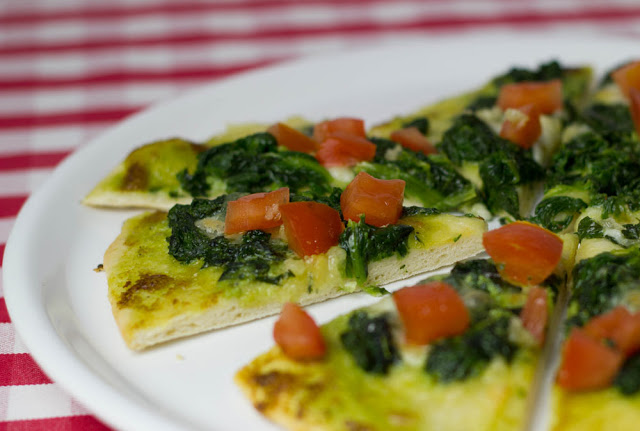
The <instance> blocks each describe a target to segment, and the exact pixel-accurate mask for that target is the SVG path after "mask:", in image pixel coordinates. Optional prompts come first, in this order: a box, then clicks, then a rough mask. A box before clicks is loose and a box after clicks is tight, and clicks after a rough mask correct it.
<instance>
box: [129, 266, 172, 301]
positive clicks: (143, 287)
mask: <svg viewBox="0 0 640 431" xmlns="http://www.w3.org/2000/svg"><path fill="white" fill-rule="evenodd" d="M172 281H173V278H171V277H169V276H168V275H164V274H143V275H142V276H141V277H140V278H139V279H138V281H136V282H135V283H134V284H133V285H130V284H129V282H127V284H125V285H124V287H125V289H127V290H126V291H125V292H123V293H122V295H121V296H120V300H118V305H119V306H121V307H127V306H131V305H133V304H134V301H135V296H136V294H137V293H138V292H139V291H146V292H153V291H156V290H160V289H163V288H165V287H167V285H169V284H170V283H171V282H172Z"/></svg>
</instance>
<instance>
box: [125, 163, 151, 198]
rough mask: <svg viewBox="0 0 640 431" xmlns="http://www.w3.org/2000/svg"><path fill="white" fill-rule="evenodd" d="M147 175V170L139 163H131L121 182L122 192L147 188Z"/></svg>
mask: <svg viewBox="0 0 640 431" xmlns="http://www.w3.org/2000/svg"><path fill="white" fill-rule="evenodd" d="M148 180H149V173H148V172H147V169H146V168H145V167H144V166H142V165H140V164H139V163H132V164H131V165H130V166H129V167H128V168H127V172H126V173H125V175H124V178H123V180H122V187H121V188H122V190H125V191H140V190H145V189H146V188H147V184H148Z"/></svg>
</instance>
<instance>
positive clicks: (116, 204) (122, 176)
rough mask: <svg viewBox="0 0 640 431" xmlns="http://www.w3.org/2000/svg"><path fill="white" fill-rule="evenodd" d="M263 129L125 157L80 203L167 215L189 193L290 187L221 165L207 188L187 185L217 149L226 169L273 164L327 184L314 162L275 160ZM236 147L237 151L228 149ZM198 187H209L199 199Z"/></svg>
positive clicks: (294, 121) (166, 143) (162, 144)
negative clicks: (209, 153)
mask: <svg viewBox="0 0 640 431" xmlns="http://www.w3.org/2000/svg"><path fill="white" fill-rule="evenodd" d="M284 123H285V124H286V125H289V126H290V127H292V128H294V127H297V128H302V127H305V125H307V124H308V122H307V121H306V120H304V119H302V118H299V117H294V118H290V119H288V120H287V121H285V122H284ZM267 128H268V125H264V124H258V123H255V124H254V123H247V124H239V125H232V126H229V127H228V128H227V130H226V131H225V132H224V133H222V134H220V135H216V136H213V137H211V138H210V139H208V140H207V141H206V142H203V143H195V142H190V141H187V140H185V139H181V138H173V139H166V140H160V141H155V142H151V143H148V144H146V145H143V146H141V147H139V148H136V149H135V150H134V151H132V152H131V153H130V154H129V155H127V157H126V158H125V160H124V161H123V162H122V163H120V164H119V165H118V166H116V167H115V168H114V169H113V170H112V171H111V172H110V173H109V174H108V175H107V176H106V177H105V178H104V179H103V180H102V181H100V182H99V183H98V184H97V185H96V186H95V187H94V188H93V189H92V190H91V191H90V192H89V193H88V194H87V196H85V198H84V200H83V203H84V204H85V205H89V206H96V207H106V208H154V209H161V210H165V211H166V210H169V209H170V208H171V207H172V206H173V205H175V204H176V203H189V202H191V200H192V199H193V193H192V192H196V194H197V195H198V196H200V197H202V195H203V194H205V195H207V196H209V197H216V196H219V195H221V194H226V193H228V192H229V193H230V192H233V191H236V190H235V189H242V190H241V191H243V192H245V193H249V192H252V191H254V190H251V188H252V187H253V188H256V187H257V186H256V183H260V184H262V185H264V187H265V189H266V187H267V185H269V186H272V188H278V187H284V186H288V184H287V181H286V178H282V177H283V175H280V176H278V174H277V173H276V174H273V175H274V176H275V178H273V179H272V180H271V182H270V183H269V184H265V183H267V182H268V181H267V180H266V179H265V178H264V177H262V178H250V179H249V178H246V177H244V178H239V179H238V178H237V177H238V176H239V175H238V174H239V172H238V169H241V168H243V166H242V165H240V166H237V169H236V167H235V166H231V167H229V168H227V169H225V167H224V166H222V163H221V166H219V167H218V169H219V171H218V172H217V174H218V175H212V176H211V177H210V178H209V180H208V183H206V184H201V185H197V184H196V181H190V182H187V181H186V178H185V173H189V172H191V173H193V172H195V171H196V169H197V167H198V165H199V159H200V158H201V157H203V156H204V154H203V153H206V151H207V150H212V148H217V147H221V148H220V149H219V150H218V151H220V152H224V153H226V154H225V155H226V156H227V160H223V161H222V162H223V163H224V162H226V163H227V164H229V159H232V160H233V159H237V160H238V161H244V162H245V163H246V162H251V161H254V162H255V161H256V160H258V163H261V164H262V165H265V164H269V163H274V162H275V163H278V164H280V165H285V166H288V165H292V166H296V167H297V173H300V172H302V171H304V172H303V173H305V174H308V175H309V176H310V177H311V178H313V179H314V180H316V181H318V180H319V181H320V182H321V184H322V185H323V186H326V184H328V183H329V181H330V178H329V174H328V173H327V172H326V171H325V170H324V169H323V168H322V167H321V166H318V165H317V164H316V163H315V162H314V161H313V160H312V161H311V162H309V161H308V160H306V158H305V156H304V155H302V156H300V157H299V158H298V157H296V156H298V154H295V153H292V154H289V153H284V154H275V153H276V149H277V143H276V142H275V140H274V139H273V138H272V137H271V136H266V137H265V136H264V135H263V134H264V133H265V132H266V130H267ZM248 137H251V138H248ZM236 142H237V143H238V145H233V144H230V143H236ZM213 151H215V150H213ZM272 153H273V154H272ZM279 156H280V157H279ZM289 156H290V157H289ZM209 158H211V156H209ZM305 162H306V163H305ZM307 170H308V172H306V171H307ZM201 176H202V175H201ZM222 177H225V178H224V179H223V178H222ZM228 177H232V178H231V180H230V181H231V182H233V181H234V179H237V181H236V182H238V183H242V181H243V180H244V181H245V182H246V183H247V184H246V185H244V186H242V185H236V186H235V187H234V186H233V185H232V186H231V187H229V188H228V187H227V185H226V183H225V179H226V178H228ZM189 184H191V187H189ZM198 187H199V188H200V189H203V188H205V187H207V188H208V189H207V193H197V189H198Z"/></svg>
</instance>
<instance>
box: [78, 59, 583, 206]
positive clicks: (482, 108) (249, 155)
mask: <svg viewBox="0 0 640 431" xmlns="http://www.w3.org/2000/svg"><path fill="white" fill-rule="evenodd" d="M590 75H591V70H590V69H589V68H588V67H580V68H567V67H562V66H561V65H559V64H558V63H557V62H550V63H548V64H545V65H542V66H540V67H539V68H538V69H536V70H531V71H528V70H524V69H513V70H510V71H508V72H507V73H504V74H502V75H499V76H496V77H495V78H494V79H492V80H491V81H490V82H489V83H487V84H486V85H484V86H483V87H482V88H480V89H478V90H475V91H470V92H467V93H464V94H461V95H459V96H455V97H452V98H450V99H447V100H445V101H442V102H439V103H436V104H435V105H431V106H428V107H425V108H423V109H421V110H418V111H417V112H415V113H412V114H410V115H408V116H405V117H397V118H394V119H393V120H390V121H388V122H386V123H385V124H382V125H379V126H376V127H373V128H372V129H371V130H369V131H368V132H367V131H366V130H365V126H364V122H363V121H362V120H359V119H357V118H334V119H329V120H327V121H321V122H318V123H315V124H314V123H312V122H310V121H308V120H305V119H303V118H300V117H294V118H290V119H288V120H286V121H284V122H281V123H276V124H274V125H271V126H270V127H269V125H261V124H246V125H236V126H233V127H231V128H230V129H229V130H227V131H226V132H225V133H223V134H222V135H219V136H215V137H213V138H211V139H209V140H208V141H206V142H201V143H192V142H188V141H186V140H183V139H179V138H175V139H169V140H164V141H158V142H152V143H149V144H147V145H144V146H142V147H140V148H138V149H136V150H134V151H133V152H132V153H131V154H129V156H128V157H127V158H126V159H125V160H124V161H123V162H122V163H121V164H120V165H118V166H116V167H115V168H114V170H113V171H112V172H111V173H110V174H109V175H107V177H106V178H105V179H103V180H102V181H101V182H100V183H99V184H98V185H97V186H96V187H95V188H94V189H93V190H92V191H91V192H90V193H89V194H88V195H87V196H86V197H85V199H84V203H85V204H87V205H92V206H99V207H111V208H120V207H142V208H156V209H162V210H168V209H169V208H170V207H171V206H172V205H174V204H176V203H187V202H189V201H190V200H191V199H193V198H194V197H199V198H215V197H217V196H220V195H222V194H229V193H234V192H239V193H255V192H262V191H268V190H275V189H277V188H280V187H288V188H289V189H290V190H292V191H294V192H298V191H303V190H307V189H309V188H312V189H314V190H313V191H314V192H316V193H324V194H328V193H330V192H331V190H332V187H340V188H344V187H345V186H346V185H347V184H348V183H349V182H350V181H351V180H352V179H353V178H354V177H355V175H357V173H358V172H361V171H365V172H367V173H369V174H371V175H373V176H375V177H376V178H380V179H403V180H405V182H406V191H405V195H406V199H407V201H408V202H410V203H411V204H412V205H420V206H424V207H431V208H437V209H440V210H459V211H462V212H472V213H474V214H476V215H480V216H483V217H485V218H488V217H491V216H493V215H504V214H509V215H510V216H511V217H516V218H519V217H521V216H524V215H525V214H526V213H527V211H528V208H529V207H530V206H531V201H532V199H533V196H534V191H535V185H536V184H539V180H540V178H541V175H542V167H541V166H540V164H544V160H545V158H546V155H545V154H546V153H548V152H549V151H552V150H553V148H555V147H556V146H557V143H558V142H559V139H560V131H561V121H562V119H563V117H565V116H566V114H565V110H564V109H558V108H560V106H559V105H558V103H560V104H562V101H563V100H566V101H567V106H580V104H581V103H583V99H584V95H585V94H586V93H587V87H588V82H589V77H590ZM527 79H529V80H532V79H545V80H554V86H553V89H552V90H551V91H552V93H553V94H552V95H551V96H552V97H555V99H556V100H555V102H553V101H552V102H551V103H556V105H549V103H547V105H548V106H547V107H546V108H545V109H546V110H547V111H548V112H544V113H543V115H541V116H539V118H540V121H538V122H537V123H536V124H538V123H540V124H538V126H539V127H538V128H539V129H540V132H539V133H538V134H534V135H531V134H530V136H533V138H535V139H534V141H537V142H538V145H536V146H534V150H529V149H528V148H522V146H518V145H513V143H511V142H509V141H508V140H505V139H502V138H501V137H500V136H499V133H498V132H499V129H500V127H501V124H502V123H504V119H505V117H504V115H505V113H503V110H502V109H500V106H499V105H500V104H502V106H503V107H504V106H507V105H506V104H509V103H514V102H509V100H506V99H505V100H502V101H500V100H498V94H499V90H500V88H502V87H504V86H505V85H506V86H508V85H510V84H512V83H517V82H520V81H523V80H527ZM556 80H557V81H556ZM560 84H561V85H560ZM516 104H517V103H516ZM518 112H520V111H517V110H512V112H511V111H510V113H508V115H511V116H513V115H516V117H517V116H518V115H519V114H518ZM463 113H465V115H461V114H463ZM471 114H472V115H471ZM520 116H521V117H522V114H520ZM523 118H526V117H522V118H520V121H521V120H522V119H523ZM536 118H538V117H536ZM452 125H455V127H451V126H452ZM445 132H447V133H445ZM468 133H472V134H474V135H476V136H477V141H478V142H477V145H474V146H472V147H471V148H470V146H469V145H465V143H464V142H463V141H464V140H465V138H464V137H465V136H466V135H467V134H468ZM512 133H513V132H512ZM328 138H330V139H328ZM528 139H529V140H531V138H528ZM441 141H442V142H441ZM531 144H533V141H531V142H529V143H528V146H531ZM436 147H440V148H441V150H442V151H439V152H438V153H437V154H436ZM496 153H499V155H498V154H496ZM489 155H491V157H489ZM489 159H490V160H489ZM504 164H509V165H515V166H514V169H515V172H514V175H516V176H518V179H517V180H513V179H506V178H505V179H500V180H499V182H497V183H496V181H497V180H496V178H497V177H496V176H495V175H492V174H491V171H493V170H496V169H500V166H503V165H504ZM491 179H493V183H492V184H486V185H485V184H484V183H485V182H490V181H489V180H491ZM507 182H509V184H506V183H507ZM495 189H505V190H506V189H510V190H509V191H508V192H507V191H505V192H504V193H503V194H504V195H505V196H502V195H500V194H498V195H496V193H494V192H493V190H495ZM507 194H508V196H506V195H507ZM516 201H517V202H516ZM521 201H522V202H521ZM521 203H522V205H521ZM521 206H522V209H521V208H520V207H521ZM487 208H488V210H487Z"/></svg>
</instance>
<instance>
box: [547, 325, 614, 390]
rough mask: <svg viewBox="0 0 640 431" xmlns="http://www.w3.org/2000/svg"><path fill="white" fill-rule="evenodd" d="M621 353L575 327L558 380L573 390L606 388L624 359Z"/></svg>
mask: <svg viewBox="0 0 640 431" xmlns="http://www.w3.org/2000/svg"><path fill="white" fill-rule="evenodd" d="M623 358H624V357H623V355H622V353H620V352H618V351H617V350H615V349H613V348H611V347H609V346H607V345H606V344H604V343H602V342H601V341H598V340H595V339H594V338H592V337H591V336H589V334H587V333H586V332H585V331H584V330H582V329H579V328H573V329H572V330H571V333H570V334H569V338H568V339H567V341H566V343H565V346H564V349H563V352H562V364H561V366H560V370H559V371H558V384H559V385H560V386H562V387H563V388H565V389H568V390H571V391H584V390H592V389H601V388H606V387H608V386H609V385H611V382H612V381H613V379H614V377H615V376H616V373H617V372H618V370H619V369H620V366H621V365H622V361H623Z"/></svg>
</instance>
